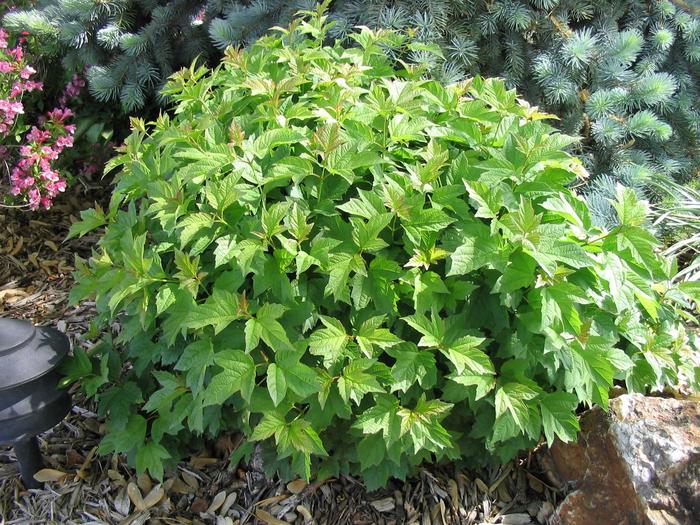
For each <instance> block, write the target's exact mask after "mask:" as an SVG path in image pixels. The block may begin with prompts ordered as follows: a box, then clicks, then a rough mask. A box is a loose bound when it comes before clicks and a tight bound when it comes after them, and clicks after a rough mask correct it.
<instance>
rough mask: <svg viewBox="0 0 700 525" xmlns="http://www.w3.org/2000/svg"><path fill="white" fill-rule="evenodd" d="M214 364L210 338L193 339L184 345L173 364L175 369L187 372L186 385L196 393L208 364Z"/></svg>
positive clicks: (200, 387) (202, 383)
mask: <svg viewBox="0 0 700 525" xmlns="http://www.w3.org/2000/svg"><path fill="white" fill-rule="evenodd" d="M212 364H214V347H213V346H212V342H211V339H209V338H204V339H199V340H197V341H194V342H192V343H190V344H189V345H187V346H186V347H185V350H184V352H183V353H182V356H181V357H180V359H179V360H178V362H177V363H176V364H175V370H182V371H184V372H187V375H186V378H187V383H186V384H187V386H188V388H190V389H191V390H192V392H193V393H194V394H197V393H198V392H199V391H200V390H201V389H202V386H203V385H204V375H205V374H206V371H207V368H208V367H209V365H212Z"/></svg>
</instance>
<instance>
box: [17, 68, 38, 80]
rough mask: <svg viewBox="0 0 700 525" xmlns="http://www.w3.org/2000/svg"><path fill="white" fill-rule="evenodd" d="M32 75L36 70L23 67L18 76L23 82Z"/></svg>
mask: <svg viewBox="0 0 700 525" xmlns="http://www.w3.org/2000/svg"><path fill="white" fill-rule="evenodd" d="M34 73H36V69H34V68H33V67H32V66H24V67H23V68H22V71H20V72H19V76H20V77H21V78H23V79H24V80H27V79H28V78H29V77H31V76H32V75H33V74H34Z"/></svg>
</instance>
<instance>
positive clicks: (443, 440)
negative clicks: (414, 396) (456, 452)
mask: <svg viewBox="0 0 700 525" xmlns="http://www.w3.org/2000/svg"><path fill="white" fill-rule="evenodd" d="M451 408H452V405H451V404H449V403H444V402H442V401H440V400H438V399H431V400H426V399H425V397H421V398H420V399H419V400H418V403H417V404H416V408H414V409H413V410H410V409H408V408H401V409H399V412H398V415H399V418H400V419H401V435H402V436H403V435H406V434H407V435H408V436H410V438H411V442H412V443H413V451H414V453H416V454H417V453H418V452H420V451H421V450H423V449H425V450H430V451H432V452H440V450H442V449H445V448H451V447H452V446H453V445H452V437H451V436H450V433H449V432H448V431H447V430H445V428H444V427H443V426H442V425H441V424H440V420H442V419H443V418H444V417H445V416H446V415H447V414H448V413H449V411H450V409H451Z"/></svg>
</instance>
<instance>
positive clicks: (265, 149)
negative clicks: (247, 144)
mask: <svg viewBox="0 0 700 525" xmlns="http://www.w3.org/2000/svg"><path fill="white" fill-rule="evenodd" d="M303 139H304V135H302V134H301V133H299V132H298V131H294V130H291V129H287V128H279V129H270V130H267V131H265V132H263V133H262V134H261V135H260V136H259V137H258V138H257V139H255V142H254V143H253V153H254V154H255V156H256V157H260V158H262V157H264V156H265V155H267V154H268V153H270V151H271V150H272V149H273V148H276V147H278V146H282V145H284V144H296V143H297V142H299V141H302V140H303Z"/></svg>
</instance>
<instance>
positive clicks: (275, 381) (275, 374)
mask: <svg viewBox="0 0 700 525" xmlns="http://www.w3.org/2000/svg"><path fill="white" fill-rule="evenodd" d="M267 391H268V392H270V397H271V398H272V402H273V403H274V404H275V406H278V405H279V404H280V403H281V402H282V401H283V400H284V397H285V396H286V395H287V380H286V379H285V377H284V372H283V371H282V369H281V368H280V367H278V366H277V365H276V364H275V363H270V365H269V366H268V367H267Z"/></svg>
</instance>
